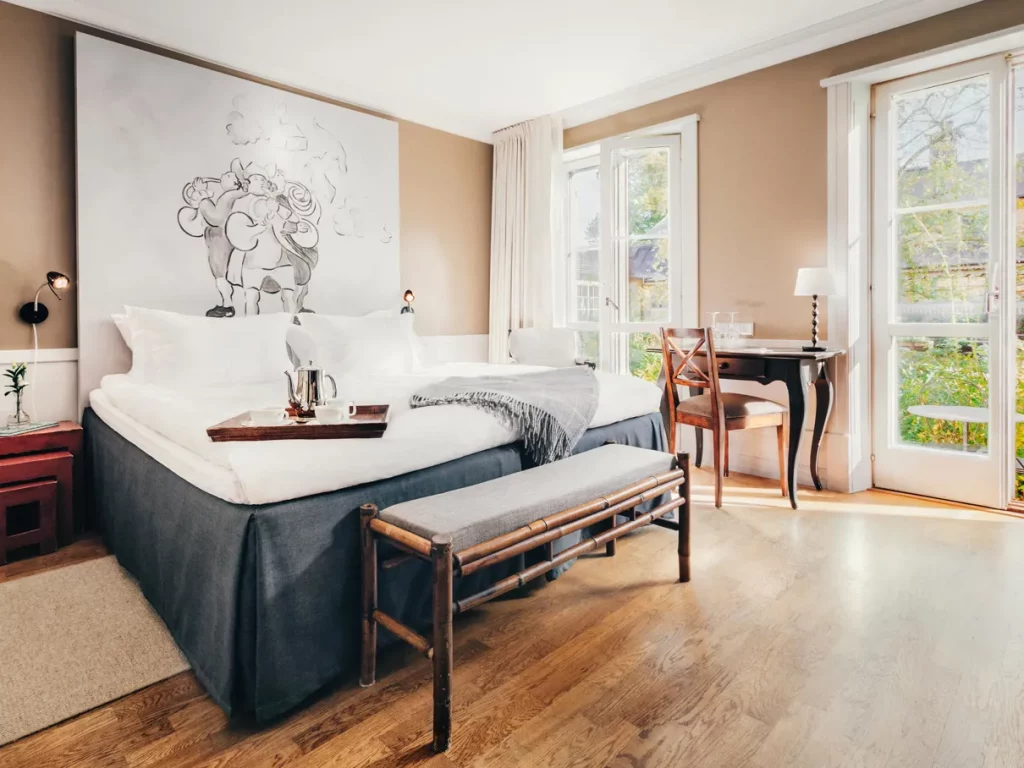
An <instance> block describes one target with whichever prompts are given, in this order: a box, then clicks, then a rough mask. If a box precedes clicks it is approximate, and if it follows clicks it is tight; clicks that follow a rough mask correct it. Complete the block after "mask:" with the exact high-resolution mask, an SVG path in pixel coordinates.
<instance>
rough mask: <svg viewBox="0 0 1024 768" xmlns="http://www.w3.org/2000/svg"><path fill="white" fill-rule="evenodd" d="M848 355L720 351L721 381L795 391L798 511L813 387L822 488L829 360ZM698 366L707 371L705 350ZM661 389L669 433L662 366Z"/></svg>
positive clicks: (814, 475) (792, 498)
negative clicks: (781, 386) (809, 395)
mask: <svg viewBox="0 0 1024 768" xmlns="http://www.w3.org/2000/svg"><path fill="white" fill-rule="evenodd" d="M647 351H648V352H657V353H659V354H660V353H661V347H649V348H648V350H647ZM841 354H843V352H842V351H841V350H831V349H830V350H825V351H824V352H804V351H803V350H800V349H783V348H776V349H772V348H767V347H762V348H756V347H749V348H744V349H719V348H718V347H716V348H715V357H716V358H717V359H718V378H719V379H723V380H736V381H756V382H759V383H761V384H769V383H771V382H773V381H781V382H783V383H784V384H785V385H786V390H787V392H788V393H789V446H788V455H787V461H786V480H787V481H788V485H789V503H790V504H791V505H792V506H793V509H796V507H797V490H796V457H797V454H798V452H799V451H800V439H801V437H802V436H803V425H804V414H805V412H806V409H807V389H808V388H809V387H810V386H811V385H813V386H814V392H815V412H814V432H812V434H811V479H812V480H813V481H814V487H815V488H817V489H818V490H819V491H820V490H821V481H820V480H819V479H818V449H819V448H820V447H821V436H822V435H823V434H824V433H825V425H826V424H827V423H828V417H829V414H830V413H831V412H832V403H833V401H834V400H835V391H834V390H833V387H832V380H831V379H829V376H828V368H827V366H826V362H827V361H828V360H830V359H832V358H833V357H836V356H838V355H841ZM694 362H696V363H697V365H698V367H701V368H702V370H704V371H707V357H706V355H704V353H703V351H701V352H698V353H697V355H696V356H695V358H694ZM658 386H659V387H661V389H662V392H663V394H662V396H661V416H662V419H663V420H664V422H665V429H666V430H669V429H675V422H674V420H673V419H672V414H671V413H669V412H668V398H667V392H666V390H665V366H664V365H662V367H661V373H660V374H659V375H658ZM700 393H701V390H700V389H698V388H696V387H691V388H690V395H691V396H692V395H699V394H700ZM696 432H697V456H696V462H695V463H696V465H697V466H698V467H699V466H700V464H701V458H702V454H703V452H704V432H703V430H701V429H697V430H696Z"/></svg>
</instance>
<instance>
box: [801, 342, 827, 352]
mask: <svg viewBox="0 0 1024 768" xmlns="http://www.w3.org/2000/svg"><path fill="white" fill-rule="evenodd" d="M802 349H803V351H804V352H827V351H828V350H827V349H825V347H819V346H817V345H815V344H812V345H811V346H809V347H803V348H802Z"/></svg>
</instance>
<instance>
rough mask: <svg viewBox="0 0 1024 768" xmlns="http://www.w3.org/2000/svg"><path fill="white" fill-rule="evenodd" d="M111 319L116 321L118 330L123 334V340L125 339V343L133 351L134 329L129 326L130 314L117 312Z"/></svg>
mask: <svg viewBox="0 0 1024 768" xmlns="http://www.w3.org/2000/svg"><path fill="white" fill-rule="evenodd" d="M110 319H111V320H113V321H114V325H116V326H117V330H118V332H119V333H120V334H121V338H122V339H124V343H125V344H126V345H127V347H128V349H131V348H132V328H131V326H130V325H128V313H126V312H115V313H114V314H112V315H111V316H110Z"/></svg>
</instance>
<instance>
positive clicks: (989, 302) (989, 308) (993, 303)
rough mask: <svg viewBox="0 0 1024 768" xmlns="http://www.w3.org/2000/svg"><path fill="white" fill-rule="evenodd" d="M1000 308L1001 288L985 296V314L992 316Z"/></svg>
mask: <svg viewBox="0 0 1024 768" xmlns="http://www.w3.org/2000/svg"><path fill="white" fill-rule="evenodd" d="M998 306H999V286H998V285H997V286H995V287H993V288H992V290H991V291H989V292H988V293H986V294H985V314H986V315H991V314H992V313H993V312H995V311H996V309H997V308H998Z"/></svg>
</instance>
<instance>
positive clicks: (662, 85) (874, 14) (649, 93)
mask: <svg viewBox="0 0 1024 768" xmlns="http://www.w3.org/2000/svg"><path fill="white" fill-rule="evenodd" d="M979 1H980V0H880V2H877V3H875V4H874V5H871V6H868V7H867V8H863V9H861V10H859V11H854V12H852V13H847V14H844V15H842V16H837V17H836V18H834V19H830V20H828V21H824V22H821V23H820V24H814V25H812V26H810V27H806V28H804V29H801V30H798V31H796V32H792V33H790V34H787V35H782V36H780V37H776V38H773V39H772V40H768V41H766V42H764V43H759V44H758V45H754V46H750V47H749V48H744V49H743V50H740V51H736V52H735V53H730V54H728V55H725V56H720V57H718V58H716V59H711V60H709V61H705V62H702V63H700V64H696V65H694V66H692V67H688V68H686V69H683V70H680V71H679V72H675V73H673V74H670V75H666V76H664V77H659V78H656V79H654V80H649V81H647V82H646V83H641V84H640V85H636V86H633V87H632V88H627V89H625V90H623V91H619V92H618V93H614V94H611V95H609V96H604V97H602V98H600V99H595V100H593V101H589V102H586V103H584V104H579V105H577V106H575V107H570V108H569V109H565V110H562V111H561V112H558V113H557V116H558V117H561V118H562V124H563V125H564V126H565V127H566V128H572V127H575V126H577V125H583V124H585V123H589V122H592V121H594V120H600V119H601V118H603V117H609V116H610V115H616V114H619V113H620V112H626V111H628V110H630V109H635V108H636V107H641V106H644V105H645V104H652V103H654V102H656V101H661V100H663V99H667V98H669V97H671V96H677V95H679V94H681V93H686V92H688V91H694V90H696V89H698V88H704V87H705V86H708V85H713V84H714V83H720V82H722V81H723V80H729V79H730V78H733V77H738V76H740V75H745V74H747V73H749V72H754V71H756V70H759V69H764V68H766V67H771V66H774V65H776V64H781V63H783V62H785V61H790V60H792V59H797V58H800V57H801V56H807V55H809V54H812V53H817V52H818V51H823V50H826V49H827V48H834V47H835V46H837V45H842V44H843V43H848V42H850V41H852V40H857V39H859V38H862V37H868V36H869V35H874V34H877V33H879V32H885V31H886V30H889V29H894V28H896V27H901V26H904V25H905V24H911V23H913V22H915V21H920V20H921V19H926V18H928V17H930V16H937V15H939V14H940V13H945V12H947V11H952V10H955V9H957V8H961V7H963V6H966V5H972V4H974V3H976V2H979Z"/></svg>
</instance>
